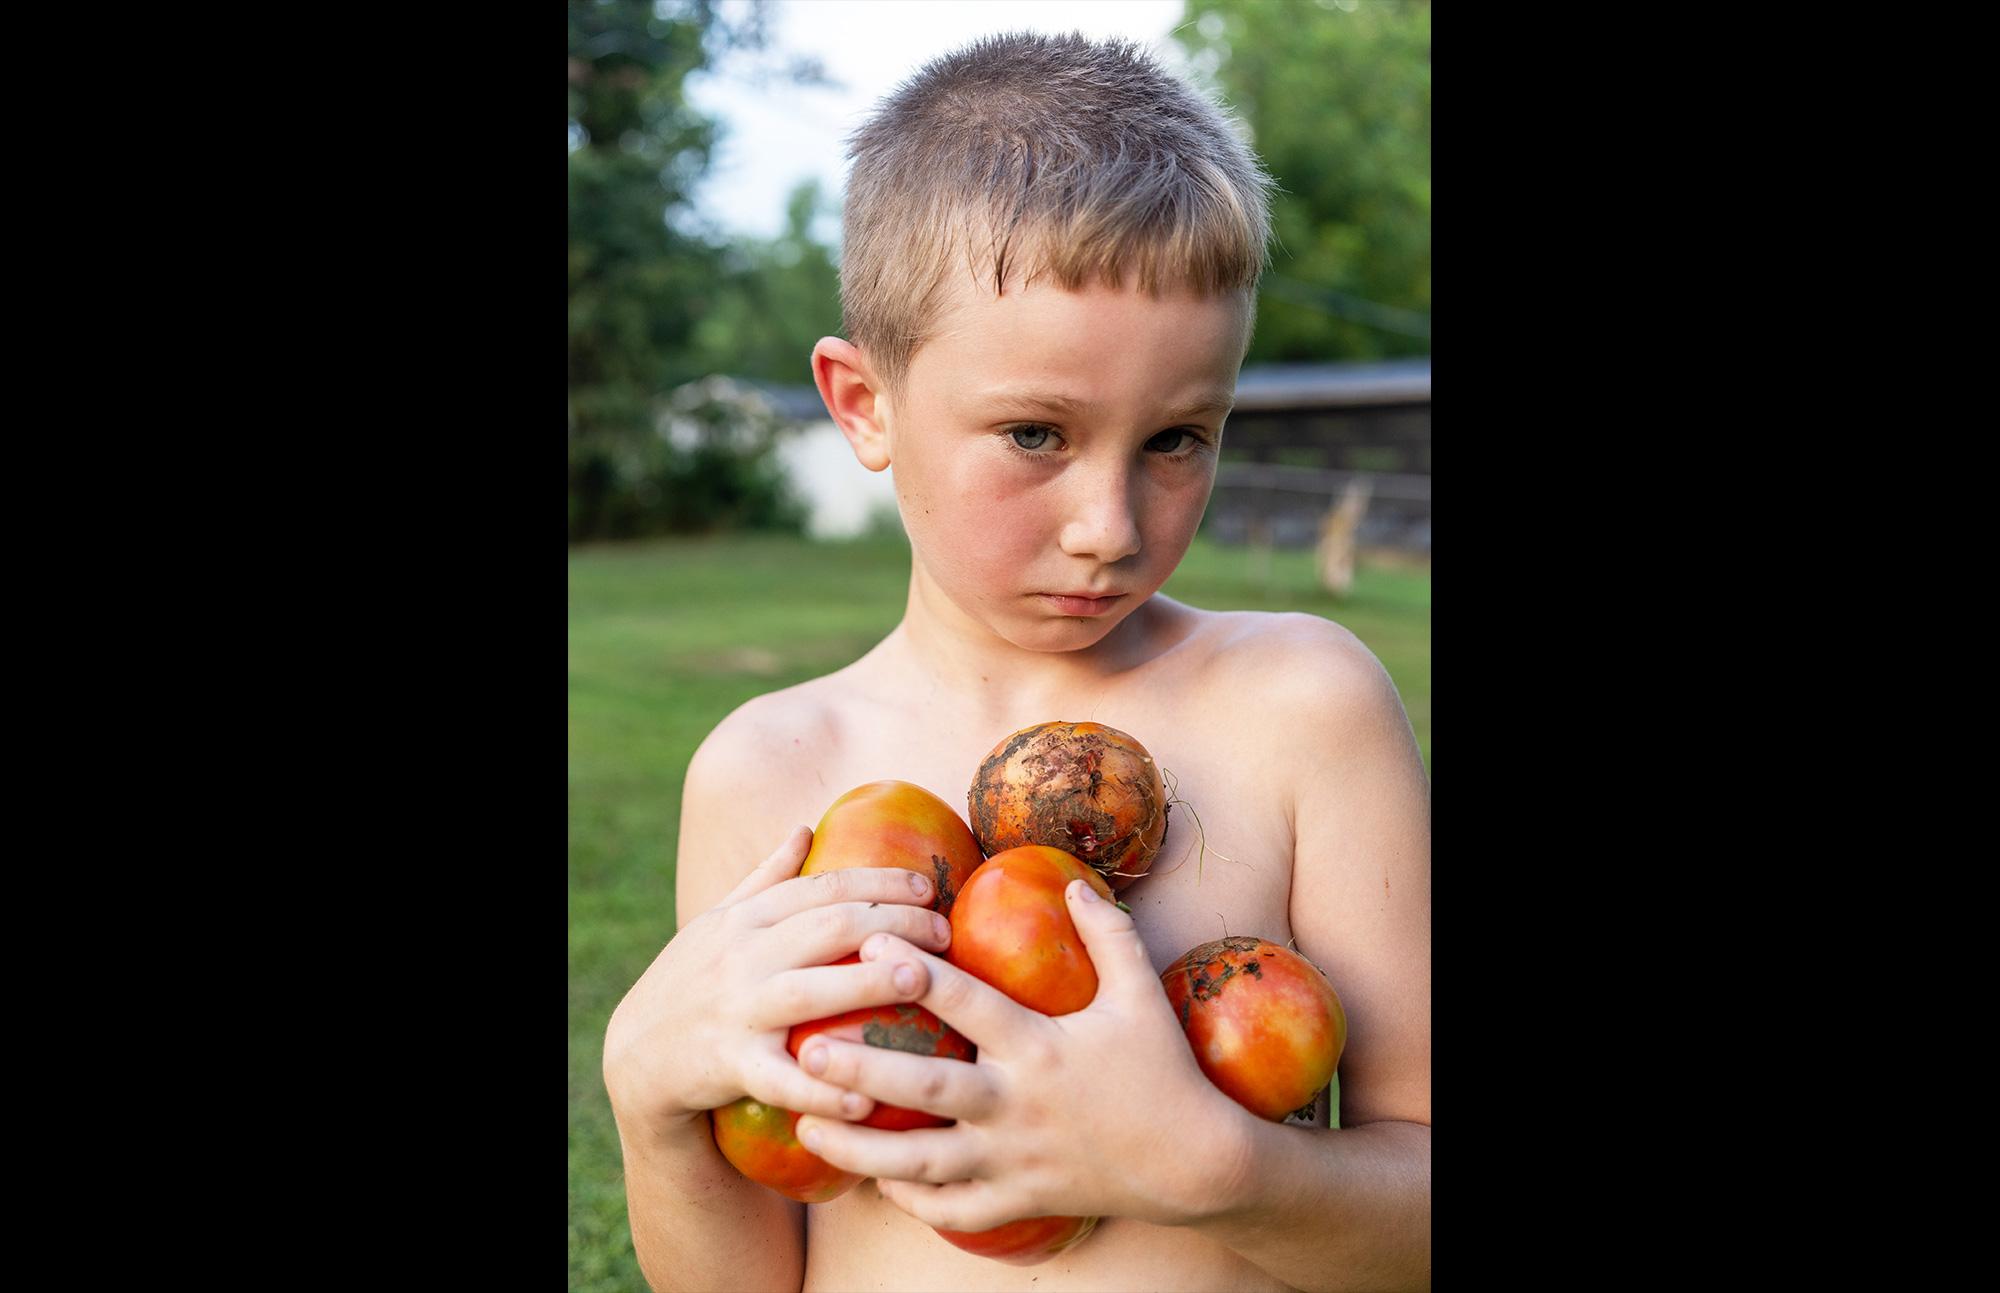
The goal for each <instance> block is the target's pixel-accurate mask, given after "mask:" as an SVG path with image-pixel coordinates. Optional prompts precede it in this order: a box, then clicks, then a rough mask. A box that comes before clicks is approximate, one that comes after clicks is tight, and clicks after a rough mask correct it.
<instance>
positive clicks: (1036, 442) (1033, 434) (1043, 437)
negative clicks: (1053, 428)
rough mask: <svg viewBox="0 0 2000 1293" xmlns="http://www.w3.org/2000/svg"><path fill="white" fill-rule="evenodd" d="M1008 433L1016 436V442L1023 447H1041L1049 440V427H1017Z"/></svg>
mask: <svg viewBox="0 0 2000 1293" xmlns="http://www.w3.org/2000/svg"><path fill="white" fill-rule="evenodd" d="M1007 434H1009V435H1011V436H1013V437H1014V443H1015V444H1017V445H1019V446H1021V447H1022V448H1023V449H1039V448H1041V447H1042V446H1043V445H1045V444H1047V443H1048V442H1049V429H1048V428H1047V427H1015V428H1014V429H1013V430H1012V431H1009V432H1008V433H1007Z"/></svg>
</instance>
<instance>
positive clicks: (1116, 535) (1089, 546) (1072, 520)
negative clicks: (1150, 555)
mask: <svg viewBox="0 0 2000 1293" xmlns="http://www.w3.org/2000/svg"><path fill="white" fill-rule="evenodd" d="M1077 483H1078V485H1079V486H1081V488H1079V489H1078V490H1077V491H1076V493H1075V494H1074V495H1073V496H1072V498H1071V503H1070V511H1069V520H1068V521H1067V522H1065V523H1064V525H1063V528H1062V535H1061V543H1062V550H1063V551H1064V552H1066V553H1068V554H1069V555H1070V556H1072V557H1092V558H1095V559H1096V560H1098V561H1101V562H1103V563H1104V564H1106V565H1110V564H1111V563H1112V562H1114V561H1123V560H1124V559H1125V558H1126V557H1129V556H1131V555H1132V554H1133V553H1135V552H1137V551H1139V518H1138V514H1137V510H1136V509H1135V508H1134V507H1133V506H1132V483H1131V481H1130V480H1128V479H1126V478H1124V477H1123V476H1122V475H1119V476H1113V477H1105V476H1098V477H1096V478H1095V479H1093V480H1089V481H1078V482H1077Z"/></svg>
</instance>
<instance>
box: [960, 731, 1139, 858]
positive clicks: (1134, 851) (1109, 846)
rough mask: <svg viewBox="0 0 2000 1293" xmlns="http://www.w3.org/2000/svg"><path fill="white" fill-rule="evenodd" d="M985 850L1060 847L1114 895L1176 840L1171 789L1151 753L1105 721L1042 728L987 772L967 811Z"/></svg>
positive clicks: (1018, 739)
mask: <svg viewBox="0 0 2000 1293" xmlns="http://www.w3.org/2000/svg"><path fill="white" fill-rule="evenodd" d="M966 807H967V810H968V813H969V816H970V820H971V822H972V829H973V833H974V834H975V835H977V836H978V838H979V847H981V848H983V849H985V850H986V851H987V852H988V853H1004V852H1006V851H1007V850H1008V849H1012V848H1019V847H1021V846H1022V845H1024V844H1042V845H1046V846H1048V847H1050V848H1059V849H1062V850H1063V851H1065V852H1067V853H1069V854H1072V855H1073V856H1075V857H1077V858H1078V859H1080V860H1082V861H1083V862H1086V863H1088V864H1089V865H1090V866H1091V867H1092V868H1093V869H1095V870H1096V871H1097V872H1098V873H1099V874H1100V875H1102V876H1103V877H1104V878H1105V880H1106V881H1108V882H1109V883H1110V885H1111V887H1112V888H1113V889H1123V888H1124V887H1125V886H1126V885H1129V884H1131V883H1132V882H1133V881H1134V880H1137V879H1138V878H1139V877H1140V876H1142V875H1144V874H1146V871H1147V870H1148V869H1149V868H1150V867H1151V866H1152V865H1153V858H1154V855H1156V854H1157V853H1158V852H1159V851H1160V843H1161V841H1163V840H1164V839H1165V838H1166V834H1167V789H1166V786H1165V784H1164V783H1163V782H1162V781H1161V779H1160V769H1159V766H1158V765H1157V764H1155V763H1154V762H1153V756H1152V755H1150V754H1148V753H1147V752H1146V747H1145V746H1143V745H1141V744H1139V742H1138V741H1137V740H1135V739H1134V738H1133V737H1131V736H1130V735H1128V734H1126V733H1124V732H1121V731H1119V730H1118V729H1117V728H1115V727H1106V726H1104V725H1103V724H1102V723H1037V724H1036V725H1035V726H1033V727H1028V728H1023V729H1022V730H1020V731H1018V732H1016V733H1014V734H1013V735H1012V736H1010V737H1008V738H1007V739H1006V740H1004V741H1002V742H1000V744H998V745H996V746H994V747H993V751H992V753H990V754H988V755H987V756H986V758H985V759H984V760H983V761H982V762H981V763H980V765H979V773H978V775H977V776H975V777H974V778H973V781H972V793H971V795H970V796H969V797H968V800H967V804H966Z"/></svg>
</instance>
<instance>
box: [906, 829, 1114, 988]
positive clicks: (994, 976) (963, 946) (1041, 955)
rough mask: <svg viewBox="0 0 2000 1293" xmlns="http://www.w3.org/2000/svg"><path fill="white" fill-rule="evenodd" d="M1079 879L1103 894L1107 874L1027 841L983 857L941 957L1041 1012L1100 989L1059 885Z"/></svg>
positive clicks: (960, 903)
mask: <svg viewBox="0 0 2000 1293" xmlns="http://www.w3.org/2000/svg"><path fill="white" fill-rule="evenodd" d="M1072 880H1083V881H1087V882H1088V883H1089V884H1090V887H1091V888H1093V889H1095V890H1096V891H1097V895H1098V897H1100V898H1102V899H1104V900H1105V901H1106V902H1111V901H1114V899H1113V898H1112V896H1111V887H1110V886H1109V885H1107V884H1106V883H1105V882H1104V878H1103V877H1102V876H1100V875H1098V874H1097V872H1095V871H1093V870H1091V869H1090V868H1089V867H1087V866H1085V865H1084V864H1083V863H1081V862H1079V861H1077V860H1076V858H1074V857H1072V856H1071V855H1070V854H1068V853H1065V852H1063V851H1062V850H1061V849H1053V848H1044V847H1043V846H1041V845H1038V844H1030V845H1027V846H1025V847H1023V848H1017V849H1008V850H1006V851H1005V852H1003V853H997V854H995V855H994V856H992V857H990V858H988V859H987V860H986V865H984V866H982V867H980V868H979V870H978V871H976V872H974V873H973V876H972V879H970V880H969V881H967V882H966V885H965V888H963V889H961V890H959V894H958V903H957V905H956V906H955V907H953V908H952V913H951V947H950V948H949V949H948V950H947V951H946V952H945V959H946V960H948V961H950V962H951V963H952V964H953V965H956V966H957V967H958V968H959V969H961V970H964V971H965V972H966V973H967V974H970V975H972V976H973V977H974V978H976V979H979V980H981V981H982V982H985V983H989V984H991V985H993V986H994V987H996V988H998V989H1000V991H1002V992H1004V993H1006V994H1007V995H1008V996H1010V997H1012V998H1013V999H1014V1000H1016V1001H1018V1002H1020V1003H1021V1004H1022V1005H1024V1006H1026V1007H1028V1009H1030V1010H1039V1011H1041V1012H1042V1013H1043V1014H1045V1015H1067V1014H1069V1013H1070V1012H1072V1011H1076V1010H1081V1009H1083V1008H1084V1007H1085V1006H1087V1005H1089V1004H1090V1002H1091V999H1092V998H1094V997H1095V996H1096V995H1097V970H1096V968H1095V967H1094V966H1092V965H1091V963H1090V955H1089V953H1087V952H1085V951H1084V950H1083V939H1082V938H1080V937H1079V936H1078V935H1077V932H1076V924H1075V922H1074V921H1072V920H1071V919H1070V918H1069V906H1068V904H1067V903H1065V902H1064V901H1063V890H1064V888H1065V887H1067V886H1068V885H1069V883H1070V881H1072Z"/></svg>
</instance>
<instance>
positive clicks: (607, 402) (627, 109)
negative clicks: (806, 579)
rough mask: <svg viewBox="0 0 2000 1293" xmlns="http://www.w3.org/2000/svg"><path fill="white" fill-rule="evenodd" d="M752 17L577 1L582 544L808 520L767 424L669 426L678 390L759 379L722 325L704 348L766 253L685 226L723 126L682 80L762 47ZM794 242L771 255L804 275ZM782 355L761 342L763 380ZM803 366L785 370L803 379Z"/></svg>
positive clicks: (643, 1)
mask: <svg viewBox="0 0 2000 1293" xmlns="http://www.w3.org/2000/svg"><path fill="white" fill-rule="evenodd" d="M731 12H732V13H736V12H738V11H735V10H732V11H731ZM740 12H741V16H740V17H731V18H728V19H725V18H724V17H723V16H722V15H721V13H720V11H719V10H718V8H717V6H716V5H715V4H714V3H713V2H712V0H680V2H679V3H653V0H576V2H574V3H572V4H571V5H570V6H569V427H568V432H569V435H568V439H569V535H570V538H571V539H572V540H575V539H587V538H613V537H631V536H636V535H643V534H656V533H662V532H683V531H689V530H700V529H711V528H719V527H754V528H797V527H798V525H799V524H800V523H801V515H802V514H801V510H800V509H799V508H798V507H797V505H796V504H795V503H793V502H792V501H790V500H789V499H788V498H787V497H786V495H785V492H784V490H783V488H782V479H781V475H780V473H779V471H778V468H777V466H776V463H775V461H774V460H773V459H772V458H771V455H770V452H769V450H770V440H771V437H770V434H769V429H768V428H767V427H761V426H760V427H747V428H746V427H739V428H736V429H735V430H734V431H731V430H729V429H728V428H712V427H711V428H707V429H699V428H698V433H696V434H686V435H678V436H676V435H668V434H665V433H664V430H663V421H664V420H667V419H668V418H669V415H668V413H667V412H666V411H665V410H663V409H662V408H661V396H662V394H663V393H664V392H667V391H670V390H674V389H676V388H679V387H682V386H684V384H686V383H688V382H690V381H692V380H694V379H696V378H699V377H702V376H704V375H706V374H708V373H710V372H715V371H723V372H738V373H743V372H746V369H745V367H744V366H743V365H742V364H740V363H738V362H736V355H735V353H734V349H733V347H732V346H731V345H730V344H729V341H728V339H727V338H726V337H718V336H716V335H715V333H714V329H713V327H711V326H707V325H704V330H703V335H702V336H701V337H699V338H698V337H697V335H696V333H697V321H698V320H708V319H711V318H716V317H723V318H732V317H741V316H742V315H744V314H745V313H747V312H748V310H747V308H746V307H743V306H740V305H737V304H735V303H736V302H738V301H739V300H741V298H743V297H744V295H745V291H746V289H745V287H744V280H745V279H746V278H754V261H755V257H756V255H757V254H759V251H760V250H761V249H752V250H751V252H750V253H748V255H749V256H750V259H751V261H752V265H751V268H750V269H732V267H731V264H730V260H729V252H728V251H727V249H726V248H724V247H723V246H721V245H719V244H718V243H716V242H713V241H711V240H710V239H709V238H708V237H706V236H705V235H703V234H702V233H701V232H699V231H698V230H691V229H690V228H689V223H690V222H689V221H688V219H687V216H688V214H689V211H690V208H691V204H692V200H693V193H694V189H695V186H696V184H697V183H698V182H699V181H700V179H701V178H702V176H703V175H704V174H705V173H706V172H707V170H708V166H709V158H710V153H711V150H712V149H713V147H714V144H715V138H716V127H715V124H714V123H713V122H711V121H709V120H708V119H706V118H704V117H703V116H702V115H701V114H700V113H698V112H696V111H695V110H694V109H693V108H692V107H691V106H690V105H689V104H688V102H687V98H686V94H685V83H686V81H687V78H688V76H689V75H691V74H692V73H694V72H696V71H698V70H701V69H702V68H705V67H708V66H710V65H711V64H712V63H714V62H715V61H716V60H717V59H718V58H721V57H723V56H726V55H729V54H731V53H734V52H737V51H744V50H758V49H761V48H763V47H764V46H765V44H766V35H767V33H766V28H765V21H766V10H765V9H764V8H763V7H762V6H759V5H753V6H751V7H750V8H748V9H747V10H742V11H740ZM815 75H816V73H815V72H814V70H813V69H811V68H809V67H808V68H795V69H792V71H791V73H790V76H791V79H794V80H801V79H803V80H810V79H813V77H814V76H815ZM807 201H808V204H810V201H811V199H810V198H808V199H807ZM806 218H807V219H808V220H810V218H811V212H810V209H808V212H807V216H806ZM784 248H785V240H783V239H780V240H779V243H778V244H777V245H776V247H775V249H774V250H773V251H772V253H771V254H772V255H774V256H776V255H791V259H792V261H793V262H795V263H802V264H803V263H806V262H805V260H804V258H803V257H802V256H800V255H797V254H794V253H788V252H785V250H784ZM820 259H821V261H822V262H824V260H825V253H824V252H821V253H820ZM835 299H836V300H837V289H836V292H835ZM834 309H835V311H836V316H837V311H838V306H837V304H836V305H835V306H834ZM822 313H823V312H822ZM799 321H800V326H805V324H806V323H807V322H808V321H809V315H808V313H806V312H802V313H801V314H800V315H799ZM776 344H777V341H776V340H775V339H773V340H770V341H768V342H765V343H763V344H762V345H761V348H760V350H759V353H758V356H757V365H756V366H755V367H753V368H752V369H750V370H747V371H749V372H750V375H761V373H762V371H763V369H765V368H769V367H771V366H772V364H771V361H770V359H769V357H768V355H765V354H763V353H762V351H763V350H769V349H774V348H775V346H776ZM807 345H808V347H810V342H808V343H807ZM799 353H800V354H801V355H802V354H803V353H804V352H803V351H801V352H799ZM802 363H803V360H802V359H801V360H799V361H796V362H795V363H794V364H793V366H792V367H791V368H790V369H788V370H787V376H788V377H790V378H791V379H792V380H797V370H798V367H799V366H800V364H802ZM686 412H687V410H681V413H682V414H685V413H686Z"/></svg>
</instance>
